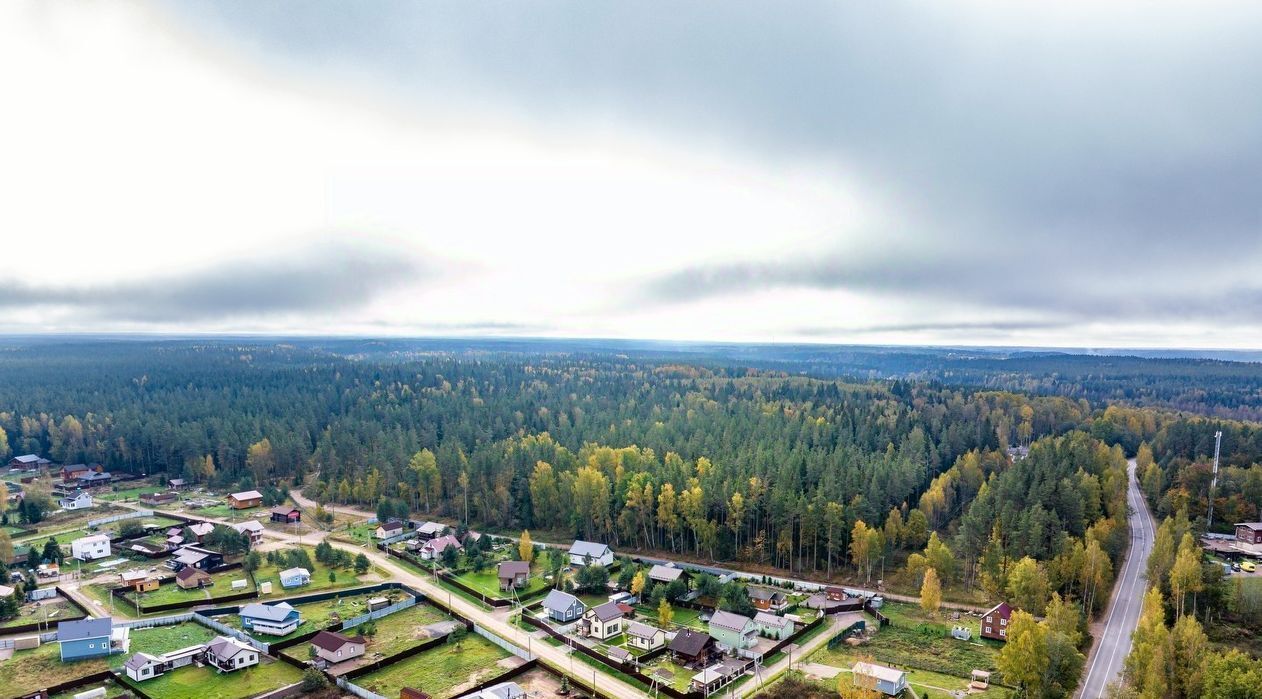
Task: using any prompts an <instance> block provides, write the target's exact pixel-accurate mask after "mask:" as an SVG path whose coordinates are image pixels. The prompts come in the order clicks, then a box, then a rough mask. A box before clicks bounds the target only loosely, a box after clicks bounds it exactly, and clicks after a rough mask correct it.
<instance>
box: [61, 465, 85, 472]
mask: <svg viewBox="0 0 1262 699" xmlns="http://www.w3.org/2000/svg"><path fill="white" fill-rule="evenodd" d="M61 470H63V471H65V472H67V473H78V472H79V471H86V470H88V465H87V464H70V465H69V466H62V467H61Z"/></svg>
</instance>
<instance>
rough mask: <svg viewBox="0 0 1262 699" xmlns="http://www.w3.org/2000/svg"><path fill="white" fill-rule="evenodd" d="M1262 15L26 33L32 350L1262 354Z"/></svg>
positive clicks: (15, 157)
mask: <svg viewBox="0 0 1262 699" xmlns="http://www.w3.org/2000/svg"><path fill="white" fill-rule="evenodd" d="M1260 35H1262V4H1259V3H1256V2H1237V1H1232V0H1223V1H1220V2H1215V3H1212V4H1206V3H1198V2H1162V3H1151V2H1110V1H1091V2H1086V1H1077V0H1069V1H1067V2H1060V3H1037V4H1036V3H1012V2H1000V1H995V2H976V1H972V0H963V1H960V2H952V3H929V2H911V3H908V2H901V1H898V0H883V1H882V2H879V3H872V2H836V1H830V2H818V3H816V2H784V3H764V2H688V3H679V2H659V1H657V0H649V1H646V2H635V3H602V2H590V1H589V0H576V1H574V2H549V1H542V0H541V1H540V2H532V3H503V2H494V3H492V2H467V1H460V2H425V3H415V2H390V1H383V2H373V3H344V2H338V3H334V2H320V1H315V0H305V1H302V2H291V1H289V0H272V1H269V2H255V1H253V0H241V1H231V0H229V1H217V2H201V1H190V2H163V1H161V0H154V1H152V2H142V1H134V0H133V1H127V0H123V1H121V2H104V1H101V0H84V1H83V2H67V3H48V2H39V1H34V2H26V1H25V0H19V1H18V2H9V3H0V81H2V83H3V84H4V85H5V94H6V99H5V106H4V108H3V109H0V260H3V269H4V282H3V284H2V285H0V333H3V332H12V333H28V332H99V331H108V332H132V331H134V332H180V333H187V332H206V333H302V334H324V333H327V334H349V335H382V336H410V335H422V336H429V335H455V336H466V335H469V336H545V337H610V338H651V339H675V340H713V341H758V342H769V341H770V342H838V343H861V344H950V345H962V344H963V345H969V344H971V345H1006V346H1021V345H1029V346H1060V347H1221V348H1259V347H1262V273H1260V272H1262V127H1260V126H1259V125H1262V90H1260V89H1259V88H1258V86H1259V85H1262V42H1259V41H1257V40H1256V38H1257V37H1258V36H1260Z"/></svg>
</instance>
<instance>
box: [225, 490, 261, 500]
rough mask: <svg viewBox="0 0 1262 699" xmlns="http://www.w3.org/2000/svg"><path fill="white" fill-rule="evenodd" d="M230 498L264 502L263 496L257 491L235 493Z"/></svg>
mask: <svg viewBox="0 0 1262 699" xmlns="http://www.w3.org/2000/svg"><path fill="white" fill-rule="evenodd" d="M228 497H230V498H232V499H233V500H262V499H263V494H262V493H260V492H259V491H257V490H243V491H241V492H239V493H233V494H232V495H229V496H228Z"/></svg>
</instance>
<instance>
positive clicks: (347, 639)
mask: <svg viewBox="0 0 1262 699" xmlns="http://www.w3.org/2000/svg"><path fill="white" fill-rule="evenodd" d="M363 642H364V637H363V636H344V635H342V634H340V633H338V632H336V631H321V632H320V633H318V634H316V635H315V636H314V637H313V638H312V639H311V645H313V646H317V647H319V648H323V649H324V650H327V651H329V652H333V651H336V650H338V649H339V648H341V647H342V646H344V645H346V644H347V643H363Z"/></svg>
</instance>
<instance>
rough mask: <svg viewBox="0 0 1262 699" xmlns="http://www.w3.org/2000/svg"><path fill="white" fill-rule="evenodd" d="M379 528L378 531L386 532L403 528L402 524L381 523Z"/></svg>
mask: <svg viewBox="0 0 1262 699" xmlns="http://www.w3.org/2000/svg"><path fill="white" fill-rule="evenodd" d="M379 528H380V529H384V530H386V531H392V530H395V529H402V528H403V522H382V523H381V526H380V527H379Z"/></svg>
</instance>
